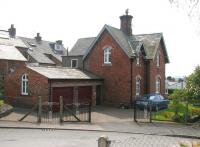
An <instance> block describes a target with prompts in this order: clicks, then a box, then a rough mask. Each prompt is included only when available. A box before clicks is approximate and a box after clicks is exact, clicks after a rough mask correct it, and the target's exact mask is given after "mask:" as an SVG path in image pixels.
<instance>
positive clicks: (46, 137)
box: [0, 129, 191, 147]
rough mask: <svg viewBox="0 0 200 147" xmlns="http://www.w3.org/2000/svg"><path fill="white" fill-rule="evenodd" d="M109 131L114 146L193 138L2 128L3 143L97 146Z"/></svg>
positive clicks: (11, 146)
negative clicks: (99, 140)
mask: <svg viewBox="0 0 200 147" xmlns="http://www.w3.org/2000/svg"><path fill="white" fill-rule="evenodd" d="M102 135H106V136H108V137H109V139H110V140H112V143H111V146H112V147H115V146H120V147H123V146H127V145H128V146H130V147H131V146H137V147H149V146H151V147H154V146H156V147H159V146H162V147H173V146H174V145H175V144H177V142H180V141H186V140H187V141H188V140H190V141H191V139H184V138H177V137H166V136H155V135H143V134H130V133H114V132H99V131H72V130H52V129H49V130H42V129H0V147H97V146H98V142H97V140H98V138H99V137H100V136H102Z"/></svg>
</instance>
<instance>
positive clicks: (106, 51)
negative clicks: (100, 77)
mask: <svg viewBox="0 0 200 147" xmlns="http://www.w3.org/2000/svg"><path fill="white" fill-rule="evenodd" d="M103 53H104V64H111V48H109V47H107V48H105V49H104V51H103Z"/></svg>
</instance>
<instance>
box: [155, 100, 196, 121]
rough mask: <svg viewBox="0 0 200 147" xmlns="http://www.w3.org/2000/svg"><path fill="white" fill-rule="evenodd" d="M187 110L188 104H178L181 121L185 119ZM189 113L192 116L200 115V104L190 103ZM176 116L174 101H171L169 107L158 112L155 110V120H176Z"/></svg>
mask: <svg viewBox="0 0 200 147" xmlns="http://www.w3.org/2000/svg"><path fill="white" fill-rule="evenodd" d="M185 112H186V104H185V103H180V104H179V106H178V115H179V116H180V121H181V122H183V121H184V114H185ZM188 114H189V116H190V118H192V117H194V116H197V115H200V106H193V105H192V104H189V105H188ZM174 116H175V107H174V106H173V104H172V102H170V104H169V106H168V109H164V110H160V111H158V112H153V115H152V119H153V120H162V121H174V119H173V118H174Z"/></svg>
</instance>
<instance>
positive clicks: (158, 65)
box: [156, 52, 160, 67]
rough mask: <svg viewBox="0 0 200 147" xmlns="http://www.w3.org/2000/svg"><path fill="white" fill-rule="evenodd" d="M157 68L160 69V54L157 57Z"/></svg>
mask: <svg viewBox="0 0 200 147" xmlns="http://www.w3.org/2000/svg"><path fill="white" fill-rule="evenodd" d="M156 66H157V67H160V54H159V52H158V53H157V55H156Z"/></svg>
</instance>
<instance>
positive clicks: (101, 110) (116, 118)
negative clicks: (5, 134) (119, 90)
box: [0, 106, 200, 138]
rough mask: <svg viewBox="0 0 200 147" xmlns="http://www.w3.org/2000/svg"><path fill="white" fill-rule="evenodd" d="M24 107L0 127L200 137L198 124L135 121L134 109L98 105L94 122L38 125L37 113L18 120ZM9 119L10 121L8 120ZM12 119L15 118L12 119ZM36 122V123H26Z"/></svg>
mask: <svg viewBox="0 0 200 147" xmlns="http://www.w3.org/2000/svg"><path fill="white" fill-rule="evenodd" d="M25 113H26V112H25V110H24V109H15V111H14V112H13V113H12V114H10V115H9V116H7V117H5V118H3V119H4V121H0V127H6V126H7V127H12V126H13V127H28V128H58V129H76V130H98V131H114V132H128V133H135V134H157V135H171V136H193V137H199V138H200V127H199V126H198V125H195V126H194V125H193V126H191V125H189V126H188V125H183V124H176V123H166V122H153V123H135V122H134V121H133V110H132V109H118V108H113V107H106V106H96V107H93V108H92V123H64V124H63V125H60V124H58V123H56V124H49V125H48V124H45V123H42V124H41V125H37V124H36V123H35V122H36V121H37V117H36V113H35V114H33V115H30V116H29V117H27V118H26V119H25V121H23V123H19V122H16V121H17V120H18V119H19V118H21V117H22V116H23V115H24V114H25ZM7 120H9V122H6V121H7ZM10 120H14V121H15V122H13V121H10ZM25 122H34V123H25Z"/></svg>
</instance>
